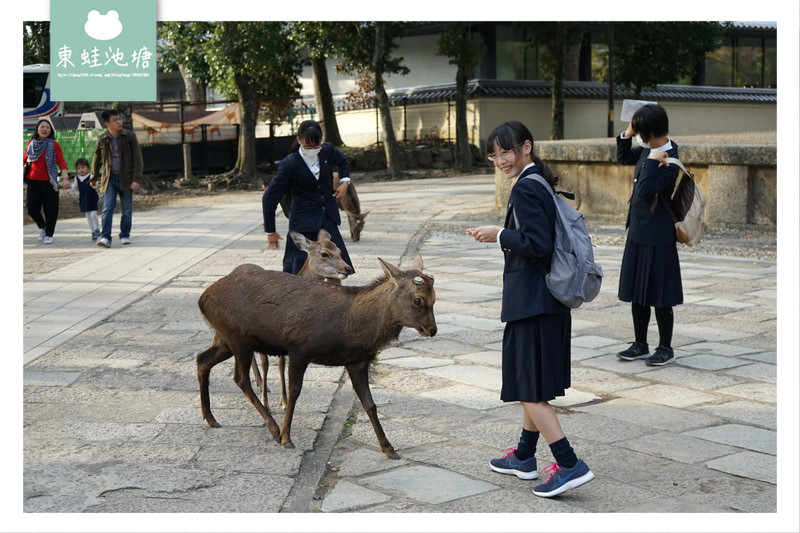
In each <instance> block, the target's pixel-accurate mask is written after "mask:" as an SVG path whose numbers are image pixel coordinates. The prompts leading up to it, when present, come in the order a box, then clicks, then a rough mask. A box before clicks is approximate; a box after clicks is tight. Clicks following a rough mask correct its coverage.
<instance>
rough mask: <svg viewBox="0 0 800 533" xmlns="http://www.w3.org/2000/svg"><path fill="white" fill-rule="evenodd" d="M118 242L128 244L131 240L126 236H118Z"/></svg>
mask: <svg viewBox="0 0 800 533" xmlns="http://www.w3.org/2000/svg"><path fill="white" fill-rule="evenodd" d="M119 243H120V244H130V243H131V240H130V239H129V238H128V237H120V238H119Z"/></svg>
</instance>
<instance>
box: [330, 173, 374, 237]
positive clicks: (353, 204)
mask: <svg viewBox="0 0 800 533" xmlns="http://www.w3.org/2000/svg"><path fill="white" fill-rule="evenodd" d="M336 206H337V207H338V208H339V209H341V210H342V211H344V212H345V213H346V214H347V224H348V226H350V238H351V239H352V240H353V241H354V242H357V241H358V240H359V239H361V230H362V229H364V219H365V218H367V215H368V214H369V211H364V212H363V213H362V212H361V202H360V201H359V199H358V192H356V186H355V185H353V183H352V182H351V183H350V186H349V187H347V194H344V195H342V196H340V197H339V198H337V199H336Z"/></svg>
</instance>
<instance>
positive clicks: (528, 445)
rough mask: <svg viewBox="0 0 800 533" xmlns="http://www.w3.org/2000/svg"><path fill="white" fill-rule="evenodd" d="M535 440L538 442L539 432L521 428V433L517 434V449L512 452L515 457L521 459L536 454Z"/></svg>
mask: <svg viewBox="0 0 800 533" xmlns="http://www.w3.org/2000/svg"><path fill="white" fill-rule="evenodd" d="M537 442H539V432H538V431H528V430H527V429H524V428H523V430H522V435H520V436H519V443H518V444H517V451H515V452H514V455H516V456H517V459H520V460H522V461H524V460H525V459H528V458H529V457H533V456H534V455H536V443H537Z"/></svg>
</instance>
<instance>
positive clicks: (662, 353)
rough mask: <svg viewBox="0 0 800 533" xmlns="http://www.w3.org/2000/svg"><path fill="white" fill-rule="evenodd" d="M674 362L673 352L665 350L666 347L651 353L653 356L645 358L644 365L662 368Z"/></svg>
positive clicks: (670, 349) (669, 349)
mask: <svg viewBox="0 0 800 533" xmlns="http://www.w3.org/2000/svg"><path fill="white" fill-rule="evenodd" d="M674 361H675V352H673V351H672V348H667V347H666V346H659V347H658V348H656V351H655V352H653V355H651V356H650V357H648V358H647V361H645V364H647V365H648V366H664V365H668V364H670V363H672V362H674Z"/></svg>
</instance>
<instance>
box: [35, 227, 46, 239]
mask: <svg viewBox="0 0 800 533" xmlns="http://www.w3.org/2000/svg"><path fill="white" fill-rule="evenodd" d="M45 237H47V233H46V232H45V230H43V229H40V230H39V236H38V237H37V239H39V240H40V241H44V238H45Z"/></svg>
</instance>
